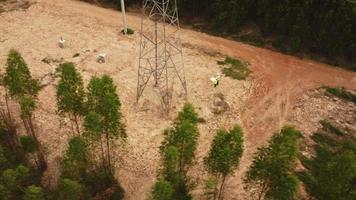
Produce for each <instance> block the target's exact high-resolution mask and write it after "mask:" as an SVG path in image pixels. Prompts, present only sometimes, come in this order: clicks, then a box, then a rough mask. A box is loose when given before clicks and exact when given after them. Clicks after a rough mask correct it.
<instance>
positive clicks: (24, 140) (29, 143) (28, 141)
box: [20, 135, 37, 153]
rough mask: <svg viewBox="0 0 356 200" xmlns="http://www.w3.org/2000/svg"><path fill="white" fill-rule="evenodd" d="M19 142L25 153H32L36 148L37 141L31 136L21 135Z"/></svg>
mask: <svg viewBox="0 0 356 200" xmlns="http://www.w3.org/2000/svg"><path fill="white" fill-rule="evenodd" d="M20 142H21V146H22V149H23V150H24V151H25V152H27V153H34V152H35V151H36V149H37V142H36V140H34V139H33V138H32V137H31V136H27V135H26V136H21V137H20Z"/></svg>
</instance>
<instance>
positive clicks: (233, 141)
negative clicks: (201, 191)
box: [204, 126, 243, 199]
mask: <svg viewBox="0 0 356 200" xmlns="http://www.w3.org/2000/svg"><path fill="white" fill-rule="evenodd" d="M242 153H243V132H242V129H241V127H239V126H235V127H234V128H233V129H231V130H230V131H226V130H223V129H222V130H219V131H218V132H217V134H216V136H215V138H214V140H213V144H212V146H211V148H210V152H209V154H208V156H207V157H205V159H204V163H205V166H206V167H207V169H208V171H209V172H210V173H211V174H212V175H213V176H214V177H215V179H216V180H218V181H219V182H220V188H219V189H218V188H217V187H216V188H215V192H214V199H221V194H222V192H223V188H224V183H225V180H226V177H227V176H228V175H230V174H232V173H233V171H234V170H235V169H236V168H237V167H238V166H239V164H240V159H241V156H242ZM216 186H217V185H216Z"/></svg>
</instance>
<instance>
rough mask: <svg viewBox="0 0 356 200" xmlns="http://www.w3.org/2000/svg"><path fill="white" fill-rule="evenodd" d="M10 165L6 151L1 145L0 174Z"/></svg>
mask: <svg viewBox="0 0 356 200" xmlns="http://www.w3.org/2000/svg"><path fill="white" fill-rule="evenodd" d="M7 164H8V160H7V158H6V156H5V152H4V149H3V148H2V146H1V145H0V172H2V169H3V168H4V167H5V166H6V165H7Z"/></svg>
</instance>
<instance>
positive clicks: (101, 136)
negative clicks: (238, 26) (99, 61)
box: [85, 75, 126, 171]
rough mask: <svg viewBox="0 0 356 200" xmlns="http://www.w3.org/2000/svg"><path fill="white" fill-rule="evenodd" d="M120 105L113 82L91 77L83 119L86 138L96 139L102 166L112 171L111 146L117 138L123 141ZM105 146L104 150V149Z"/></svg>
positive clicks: (107, 77)
mask: <svg viewBox="0 0 356 200" xmlns="http://www.w3.org/2000/svg"><path fill="white" fill-rule="evenodd" d="M120 109H121V103H120V100H119V97H118V95H117V94H116V86H114V84H113V80H112V79H111V78H110V77H109V76H107V75H104V76H102V77H93V78H92V79H91V80H90V83H89V85H88V113H87V115H86V117H85V129H86V132H87V133H88V134H86V135H87V136H89V137H91V138H94V139H98V140H99V141H98V142H100V146H101V151H102V160H103V165H104V167H106V168H109V169H110V171H111V170H112V169H111V167H112V161H111V158H112V155H111V145H112V143H113V141H114V140H115V139H117V138H121V139H125V138H126V132H125V126H124V124H123V123H122V114H121V111H120ZM104 144H105V149H104Z"/></svg>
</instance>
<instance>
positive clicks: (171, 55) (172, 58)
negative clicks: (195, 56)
mask: <svg viewBox="0 0 356 200" xmlns="http://www.w3.org/2000/svg"><path fill="white" fill-rule="evenodd" d="M179 32H180V28H179V20H178V8H177V2H176V0H143V7H142V22H141V44H140V58H139V59H140V60H139V69H138V84H137V99H136V100H137V101H139V99H140V97H141V96H142V94H143V91H144V90H145V88H146V86H147V84H148V83H149V82H150V80H151V78H152V79H153V81H154V83H153V84H154V86H155V87H156V88H157V89H158V91H159V95H160V99H161V103H162V106H163V109H164V110H165V111H167V112H168V111H169V109H170V108H171V102H172V97H173V90H174V87H175V83H176V82H180V84H181V85H182V86H183V89H184V93H185V95H187V84H186V80H185V72H184V63H183V53H182V44H181V40H180V35H179Z"/></svg>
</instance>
